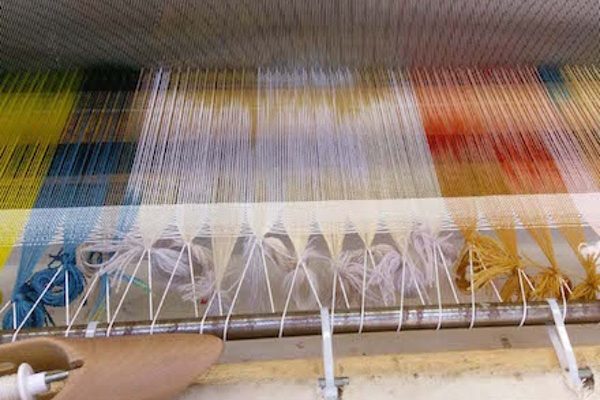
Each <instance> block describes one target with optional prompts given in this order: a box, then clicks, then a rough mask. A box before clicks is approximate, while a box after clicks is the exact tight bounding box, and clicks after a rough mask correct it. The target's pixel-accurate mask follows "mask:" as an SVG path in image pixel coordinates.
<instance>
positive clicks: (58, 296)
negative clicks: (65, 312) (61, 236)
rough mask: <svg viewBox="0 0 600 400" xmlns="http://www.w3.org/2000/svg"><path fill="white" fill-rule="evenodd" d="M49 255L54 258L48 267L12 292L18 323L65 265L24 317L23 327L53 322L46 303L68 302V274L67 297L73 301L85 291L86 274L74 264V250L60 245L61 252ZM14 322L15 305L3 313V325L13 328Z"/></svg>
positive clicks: (60, 303)
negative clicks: (62, 247) (67, 251)
mask: <svg viewBox="0 0 600 400" xmlns="http://www.w3.org/2000/svg"><path fill="white" fill-rule="evenodd" d="M50 258H52V261H50V263H48V267H47V268H44V269H43V270H41V271H38V272H36V273H35V274H33V275H32V276H31V278H30V279H29V280H28V281H27V282H25V283H24V284H23V285H21V286H20V287H19V288H18V290H17V291H16V293H15V294H14V295H13V304H14V310H15V312H16V323H17V326H18V325H20V324H21V322H22V321H23V320H24V319H25V317H26V316H27V314H28V313H29V312H30V310H31V309H32V308H33V306H34V305H35V302H36V301H37V300H38V298H40V296H41V294H42V293H43V292H44V290H45V289H46V287H47V286H48V284H49V283H50V281H51V280H52V278H53V277H54V275H56V272H57V271H58V268H60V267H63V270H62V272H61V273H59V274H58V276H57V277H56V278H55V279H54V281H53V282H52V285H51V286H50V287H49V289H48V290H47V291H46V293H45V294H44V296H42V297H41V298H40V301H39V303H38V305H37V306H36V307H35V309H34V310H33V312H32V313H31V315H30V316H29V318H28V319H27V321H25V324H24V325H23V327H25V328H35V327H40V326H43V325H46V324H48V323H50V324H54V321H52V317H51V316H50V314H49V313H48V310H47V309H46V307H47V306H51V307H64V306H65V305H66V302H65V300H66V299H65V298H66V295H65V290H66V285H65V283H66V276H67V275H68V277H69V278H68V279H69V299H68V301H69V302H72V301H73V300H74V299H76V298H77V297H78V296H79V295H80V294H81V293H82V292H83V288H84V287H85V278H84V276H83V274H82V273H81V271H80V270H79V269H78V268H77V266H76V264H75V254H74V253H65V252H64V249H61V250H60V251H59V252H58V254H56V255H51V256H50ZM14 323H15V319H14V316H13V308H11V309H10V310H9V311H8V312H7V313H6V314H5V315H4V319H3V321H2V325H3V327H4V329H11V328H14V326H13V325H14Z"/></svg>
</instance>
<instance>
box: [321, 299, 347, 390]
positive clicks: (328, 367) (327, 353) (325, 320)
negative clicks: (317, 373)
mask: <svg viewBox="0 0 600 400" xmlns="http://www.w3.org/2000/svg"><path fill="white" fill-rule="evenodd" d="M329 321H330V317H329V310H328V309H327V308H326V307H323V308H321V337H322V339H323V371H324V373H325V378H320V379H319V382H318V383H319V387H320V388H321V391H322V393H323V399H324V400H339V399H340V394H341V388H342V387H343V386H345V385H348V384H349V383H350V379H349V378H347V377H338V378H336V377H335V364H334V362H333V340H332V335H331V325H330V322H329Z"/></svg>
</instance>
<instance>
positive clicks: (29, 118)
mask: <svg viewBox="0 0 600 400" xmlns="http://www.w3.org/2000/svg"><path fill="white" fill-rule="evenodd" d="M79 82H80V76H79V74H78V73H77V72H63V73H56V72H44V73H41V72H38V73H14V74H6V75H5V76H4V77H3V78H2V81H1V83H0V266H3V265H4V264H5V262H6V260H7V259H8V257H9V255H10V253H11V252H12V248H13V246H14V245H15V242H16V241H17V240H18V239H19V236H20V234H21V232H22V230H23V226H24V225H25V223H26V222H27V219H28V217H29V213H30V212H29V210H30V209H31V208H32V207H33V206H34V204H35V201H36V198H37V196H38V192H39V190H40V187H41V185H42V183H43V181H44V178H45V177H46V174H47V172H48V168H49V167H50V163H51V161H52V157H53V155H54V152H55V150H56V147H57V145H58V142H59V140H60V137H61V133H62V131H63V129H64V128H65V126H66V124H67V122H68V119H69V115H70V114H71V110H72V108H73V105H74V104H75V100H76V90H77V86H78V83H79Z"/></svg>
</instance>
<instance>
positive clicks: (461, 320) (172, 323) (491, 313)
mask: <svg viewBox="0 0 600 400" xmlns="http://www.w3.org/2000/svg"><path fill="white" fill-rule="evenodd" d="M471 311H472V310H471V304H458V305H444V306H443V312H442V329H445V328H467V327H469V325H470V323H471ZM439 316H440V313H439V310H438V306H437V305H434V306H414V307H404V311H403V317H402V318H403V319H402V330H418V329H435V328H436V327H437V324H438V319H439ZM398 317H399V310H398V308H376V309H370V310H366V312H365V315H364V326H363V332H383V331H395V330H396V329H397V328H398ZM522 317H523V306H522V305H521V304H500V303H478V304H476V309H475V323H474V327H491V326H517V325H518V324H519V322H520V321H521V318H522ZM280 322H281V314H254V315H236V316H232V317H231V319H230V320H229V324H228V328H227V340H238V339H258V338H272V337H277V336H278V333H279V324H280ZM551 322H552V312H551V311H550V307H549V306H548V304H547V303H546V302H532V303H528V306H527V318H526V319H525V325H544V324H546V323H551ZM598 322H600V301H595V302H572V303H569V304H568V306H567V316H566V319H565V323H567V324H585V323H598ZM224 325H225V317H210V318H207V319H206V321H205V323H204V330H203V331H204V333H206V334H211V335H215V336H219V337H222V335H223V328H224ZM359 326H360V310H345V311H340V312H336V314H335V316H334V320H333V331H334V333H356V332H358V329H359ZM200 327H201V320H200V319H184V320H165V321H161V322H158V323H156V325H155V326H154V334H162V333H196V334H197V333H199V332H200ZM106 328H107V325H106V324H99V325H98V327H97V329H96V331H95V336H96V337H104V336H106ZM85 332H86V325H79V326H74V327H73V328H71V331H70V333H69V337H80V338H81V337H84V336H85ZM12 334H13V333H12V331H0V343H7V342H10V341H11V339H12ZM148 334H150V324H149V323H148V322H147V321H143V322H122V323H117V324H114V325H113V327H112V330H111V333H110V335H111V336H137V335H148ZM320 334H321V318H320V315H319V312H318V311H306V312H293V313H288V314H287V315H286V317H285V327H284V336H305V335H320ZM64 335H65V328H64V327H52V328H43V329H29V330H25V331H22V332H20V333H19V335H18V338H17V339H19V340H20V339H25V338H32V337H40V336H64Z"/></svg>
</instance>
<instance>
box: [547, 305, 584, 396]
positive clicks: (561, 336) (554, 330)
mask: <svg viewBox="0 0 600 400" xmlns="http://www.w3.org/2000/svg"><path fill="white" fill-rule="evenodd" d="M546 301H547V302H548V305H549V306H550V311H551V313H552V319H553V320H554V324H548V325H547V326H548V335H549V336H550V340H551V341H552V346H554V351H555V352H556V356H557V358H558V362H559V363H560V367H561V369H562V370H563V371H566V372H567V373H568V376H569V383H570V384H571V386H572V388H573V389H574V390H575V391H581V390H582V389H584V388H589V386H590V384H591V385H593V382H594V377H593V375H592V373H591V371H590V369H589V368H581V369H580V368H579V367H578V366H577V359H576V358H575V353H574V351H573V346H572V345H571V340H570V339H569V334H568V333H567V328H566V327H565V316H563V315H562V313H561V311H560V308H559V306H558V303H557V302H556V299H547V300H546Z"/></svg>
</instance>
